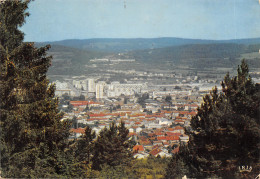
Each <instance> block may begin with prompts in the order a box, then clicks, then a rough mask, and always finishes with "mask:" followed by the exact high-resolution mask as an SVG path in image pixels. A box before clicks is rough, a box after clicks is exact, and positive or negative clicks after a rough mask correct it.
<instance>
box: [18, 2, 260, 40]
mask: <svg viewBox="0 0 260 179" xmlns="http://www.w3.org/2000/svg"><path fill="white" fill-rule="evenodd" d="M28 12H29V13H30V16H29V17H27V19H26V23H25V25H24V26H23V27H22V28H21V30H22V31H23V32H24V33H25V41H36V42H43V41H58V40H64V39H91V38H158V37H179V38H190V39H212V40H227V39H243V38H256V37H260V0H35V1H32V2H31V3H30V5H29V9H28Z"/></svg>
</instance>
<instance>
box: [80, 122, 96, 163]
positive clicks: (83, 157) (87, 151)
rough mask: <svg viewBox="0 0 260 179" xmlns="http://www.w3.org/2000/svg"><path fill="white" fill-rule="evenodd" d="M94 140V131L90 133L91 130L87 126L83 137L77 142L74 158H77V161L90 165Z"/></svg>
mask: <svg viewBox="0 0 260 179" xmlns="http://www.w3.org/2000/svg"><path fill="white" fill-rule="evenodd" d="M95 138H96V133H95V131H92V129H91V128H90V127H89V126H87V127H86V128H85V133H84V135H83V136H82V138H80V139H79V140H78V141H77V148H76V150H77V151H76V158H78V161H81V162H83V163H85V164H89V163H90V161H91V154H92V151H93V147H94V139H95Z"/></svg>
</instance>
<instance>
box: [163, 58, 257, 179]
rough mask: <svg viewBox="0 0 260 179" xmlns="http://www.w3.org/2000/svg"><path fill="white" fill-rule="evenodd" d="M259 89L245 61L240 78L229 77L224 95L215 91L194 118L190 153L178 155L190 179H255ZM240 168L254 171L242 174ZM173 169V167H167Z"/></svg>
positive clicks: (239, 69)
mask: <svg viewBox="0 0 260 179" xmlns="http://www.w3.org/2000/svg"><path fill="white" fill-rule="evenodd" d="M259 106H260V88H259V86H258V85H256V84H254V83H253V81H252V79H251V77H250V76H249V70H248V66H247V64H246V63H245V61H244V60H243V61H242V63H241V65H240V66H239V67H238V70H237V76H235V77H233V78H230V77H229V74H227V75H226V77H225V79H224V81H223V82H222V92H220V93H219V92H218V90H217V88H214V89H213V90H212V92H211V93H210V94H209V95H206V96H205V97H204V99H203V103H202V104H201V107H200V108H198V114H197V115H196V116H195V117H193V118H192V121H191V128H192V130H191V131H187V132H188V134H189V135H190V141H189V143H188V146H187V148H188V151H189V152H186V153H185V152H184V151H181V152H180V154H179V156H181V157H182V160H183V161H184V162H185V165H187V166H189V172H188V173H187V174H188V176H189V177H203V178H206V177H223V178H237V177H239V178H243V177H255V176H257V175H258V172H259V167H260V166H259V159H260V116H259V114H260V110H259ZM239 166H240V167H241V166H248V167H249V168H250V166H251V167H252V171H250V172H240V171H239ZM168 169H169V170H171V169H170V168H168Z"/></svg>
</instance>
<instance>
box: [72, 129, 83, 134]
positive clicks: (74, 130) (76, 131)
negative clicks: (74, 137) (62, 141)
mask: <svg viewBox="0 0 260 179" xmlns="http://www.w3.org/2000/svg"><path fill="white" fill-rule="evenodd" d="M70 132H73V133H78V134H84V132H85V129H84V128H77V129H74V128H72V129H70Z"/></svg>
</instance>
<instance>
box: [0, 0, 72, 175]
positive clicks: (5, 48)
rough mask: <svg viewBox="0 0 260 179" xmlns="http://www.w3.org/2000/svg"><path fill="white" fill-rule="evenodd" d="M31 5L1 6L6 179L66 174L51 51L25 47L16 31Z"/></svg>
mask: <svg viewBox="0 0 260 179" xmlns="http://www.w3.org/2000/svg"><path fill="white" fill-rule="evenodd" d="M28 3H29V1H22V0H10V1H3V2H0V41H1V44H0V60H1V67H0V68H1V72H0V76H1V78H0V86H1V88H0V119H1V123H0V125H1V131H0V133H1V136H0V142H1V143H0V146H1V175H2V176H3V177H8V178H31V177H33V178H34V177H36V178H39V177H41V178H44V177H49V178H50V177H59V176H65V175H67V174H68V170H67V169H68V168H70V167H68V163H67V162H66V155H65V153H64V152H63V151H64V150H65V148H66V146H67V138H68V136H69V124H68V123H67V122H62V121H61V118H62V114H61V113H60V112H59V111H58V100H57V98H55V97H54V92H55V86H54V85H53V84H49V81H48V79H47V78H46V72H47V70H48V68H49V66H50V65H51V57H49V56H47V54H46V51H47V50H48V49H49V48H50V47H49V46H46V47H41V48H36V47H35V46H34V44H33V43H24V42H23V33H22V32H21V31H20V30H19V27H21V26H22V25H23V24H24V22H25V17H26V16H28V13H27V12H26V9H27V8H28Z"/></svg>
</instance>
